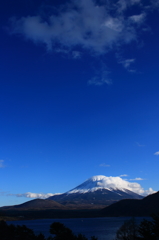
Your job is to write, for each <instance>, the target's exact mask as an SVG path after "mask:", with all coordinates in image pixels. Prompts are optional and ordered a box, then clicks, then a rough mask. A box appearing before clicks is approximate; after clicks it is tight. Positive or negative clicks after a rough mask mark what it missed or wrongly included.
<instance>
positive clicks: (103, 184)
mask: <svg viewBox="0 0 159 240" xmlns="http://www.w3.org/2000/svg"><path fill="white" fill-rule="evenodd" d="M130 184H131V183H130ZM100 189H107V190H109V191H114V190H117V189H118V190H122V191H124V192H125V191H127V190H129V191H131V187H130V186H128V182H127V181H125V180H123V179H121V178H120V177H106V176H104V175H97V176H93V177H91V178H89V179H88V180H86V181H85V182H84V183H82V184H80V185H79V186H77V187H76V188H74V189H72V190H70V191H68V192H67V194H71V193H86V192H94V191H97V190H100Z"/></svg>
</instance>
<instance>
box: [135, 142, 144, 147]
mask: <svg viewBox="0 0 159 240" xmlns="http://www.w3.org/2000/svg"><path fill="white" fill-rule="evenodd" d="M136 144H137V146H138V147H145V145H143V144H140V143H138V142H136Z"/></svg>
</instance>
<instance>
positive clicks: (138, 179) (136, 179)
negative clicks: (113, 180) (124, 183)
mask: <svg viewBox="0 0 159 240" xmlns="http://www.w3.org/2000/svg"><path fill="white" fill-rule="evenodd" d="M130 180H131V181H143V180H145V179H143V178H134V179H130Z"/></svg>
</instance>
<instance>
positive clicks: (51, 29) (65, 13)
mask: <svg viewBox="0 0 159 240" xmlns="http://www.w3.org/2000/svg"><path fill="white" fill-rule="evenodd" d="M138 3H140V1H134V0H133V1H132V0H131V1H130V0H127V1H124V0H118V1H117V4H114V3H113V4H112V3H111V1H110V2H109V1H107V2H103V5H97V3H95V1H94V0H80V1H73V0H72V1H70V3H69V4H68V3H67V4H65V6H64V7H63V8H60V9H57V12H56V14H54V13H52V14H51V15H47V16H45V17H46V18H45V20H44V19H43V18H42V16H40V15H37V16H27V17H22V18H21V19H19V20H17V19H16V18H14V19H13V18H12V20H11V25H12V29H11V32H12V33H13V34H16V33H18V34H22V35H23V36H24V37H25V38H26V39H29V40H32V41H33V42H34V43H43V44H45V45H46V47H47V50H48V51H50V50H54V48H55V44H56V43H58V44H60V45H61V46H63V47H66V48H74V47H76V46H81V47H82V48H84V49H87V50H90V52H95V53H96V54H103V53H106V52H107V51H109V50H110V49H112V48H114V47H115V46H117V47H119V45H122V44H127V43H130V42H131V41H133V40H136V39H137V32H136V24H141V22H142V21H144V16H145V15H144V13H141V14H139V15H133V16H129V17H127V16H125V9H126V8H127V7H129V8H130V7H131V6H132V5H134V4H138ZM134 22H135V23H136V24H135V26H134Z"/></svg>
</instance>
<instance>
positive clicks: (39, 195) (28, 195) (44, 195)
mask: <svg viewBox="0 0 159 240" xmlns="http://www.w3.org/2000/svg"><path fill="white" fill-rule="evenodd" d="M59 194H60V193H55V194H53V193H31V192H27V193H17V194H7V196H16V197H26V198H41V199H45V198H48V197H51V196H54V195H59Z"/></svg>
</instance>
